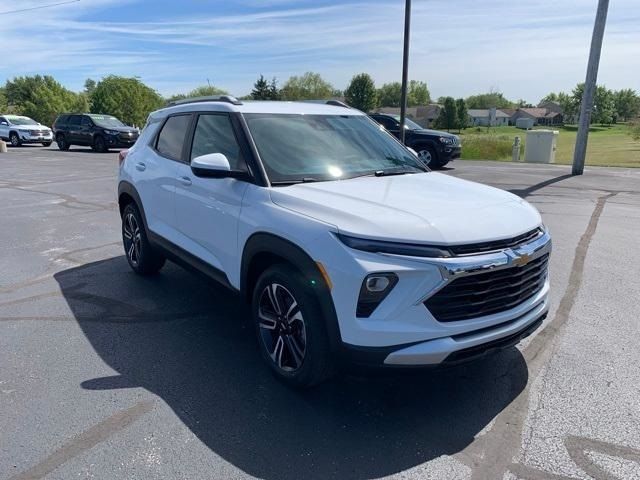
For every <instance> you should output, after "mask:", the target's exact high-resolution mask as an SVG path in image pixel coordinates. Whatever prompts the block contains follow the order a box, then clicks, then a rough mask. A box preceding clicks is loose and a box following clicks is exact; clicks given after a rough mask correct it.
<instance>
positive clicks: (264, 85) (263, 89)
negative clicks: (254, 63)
mask: <svg viewBox="0 0 640 480" xmlns="http://www.w3.org/2000/svg"><path fill="white" fill-rule="evenodd" d="M270 96H271V93H270V91H269V82H267V81H266V80H265V79H264V76H263V75H260V78H258V79H257V80H256V82H255V83H254V84H253V90H252V91H251V98H252V99H253V100H269V97H270Z"/></svg>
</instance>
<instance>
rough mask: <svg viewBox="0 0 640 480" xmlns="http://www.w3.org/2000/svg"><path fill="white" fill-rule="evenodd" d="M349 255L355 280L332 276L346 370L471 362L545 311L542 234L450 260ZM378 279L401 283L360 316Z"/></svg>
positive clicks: (525, 330) (534, 323) (547, 245)
mask: <svg viewBox="0 0 640 480" xmlns="http://www.w3.org/2000/svg"><path fill="white" fill-rule="evenodd" d="M345 248H346V247H345ZM354 252H355V260H356V263H357V264H358V266H359V267H360V271H359V272H358V273H357V274H356V273H353V272H352V273H350V274H347V273H346V272H347V271H351V270H352V269H351V268H344V269H340V271H335V272H330V276H331V279H332V281H333V284H334V288H333V290H332V296H333V299H334V304H335V307H336V313H337V316H338V323H339V327H340V334H341V336H342V346H343V350H344V353H345V357H346V360H347V361H348V362H349V363H353V364H358V365H367V366H388V367H402V366H404V367H410V366H414V367H417V366H435V365H441V364H450V363H457V362H461V361H466V360H470V359H473V358H476V357H478V356H481V355H483V354H485V353H487V352H489V351H493V350H496V349H499V348H505V347H508V346H511V345H514V344H516V343H518V342H519V341H520V340H521V339H522V338H524V337H526V336H528V335H530V334H531V333H532V332H533V331H535V330H536V329H537V328H538V327H539V326H540V325H541V324H542V320H543V319H544V318H545V317H546V315H547V312H548V309H549V300H548V298H549V279H548V272H547V269H548V261H549V255H550V252H551V239H550V237H549V235H548V234H547V233H541V234H540V236H539V237H538V238H536V239H534V240H533V241H530V242H529V243H527V244H525V245H519V246H517V247H513V248H508V249H504V250H501V251H498V252H491V253H482V254H477V255H465V256H460V257H452V258H417V257H405V256H398V255H388V254H373V253H368V252H361V251H354V250H350V251H349V252H348V253H349V255H350V256H351V260H352V261H353V260H354ZM354 270H356V269H354ZM380 272H393V273H394V274H395V275H397V278H398V280H397V282H396V283H395V285H394V286H393V288H392V289H391V291H390V292H389V293H388V295H387V296H386V297H385V298H384V299H383V300H382V301H381V302H380V304H379V305H377V307H375V309H374V310H373V311H372V313H371V314H370V315H369V316H367V317H362V316H361V315H360V316H358V314H356V311H357V307H358V305H357V299H358V298H359V293H358V292H360V290H361V288H362V282H363V279H364V278H365V277H367V276H368V275H371V274H372V273H373V274H376V273H380Z"/></svg>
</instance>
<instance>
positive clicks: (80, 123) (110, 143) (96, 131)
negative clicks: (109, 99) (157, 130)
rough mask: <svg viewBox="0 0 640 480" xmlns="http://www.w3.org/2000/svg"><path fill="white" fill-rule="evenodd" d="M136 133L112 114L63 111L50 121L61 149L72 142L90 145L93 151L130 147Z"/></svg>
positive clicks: (66, 148)
mask: <svg viewBox="0 0 640 480" xmlns="http://www.w3.org/2000/svg"><path fill="white" fill-rule="evenodd" d="M139 134H140V132H139V131H138V129H137V128H134V127H128V126H127V125H125V124H124V123H122V122H121V121H120V120H118V119H117V118H116V117H113V116H111V115H96V114H93V113H65V114H62V115H60V116H58V118H56V121H55V122H54V124H53V135H54V138H55V140H56V143H57V144H58V148H59V149H60V150H69V147H71V146H72V145H82V146H86V147H91V148H92V149H93V150H95V151H96V152H106V151H108V150H109V149H110V148H129V147H131V146H132V145H133V144H134V143H135V142H136V140H137V139H138V136H139Z"/></svg>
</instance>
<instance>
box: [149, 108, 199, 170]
mask: <svg viewBox="0 0 640 480" xmlns="http://www.w3.org/2000/svg"><path fill="white" fill-rule="evenodd" d="M190 121H191V115H176V116H175V117H169V118H168V119H167V121H166V122H165V124H164V126H163V127H162V130H161V131H160V134H159V135H158V143H157V144H156V149H157V150H158V152H159V153H160V154H161V155H164V156H165V157H169V158H173V159H174V160H180V159H181V157H182V147H183V145H184V138H185V136H186V134H187V129H188V128H189V122H190Z"/></svg>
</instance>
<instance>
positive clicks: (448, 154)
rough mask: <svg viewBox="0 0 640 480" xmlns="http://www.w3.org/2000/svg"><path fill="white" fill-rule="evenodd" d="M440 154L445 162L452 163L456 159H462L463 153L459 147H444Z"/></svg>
mask: <svg viewBox="0 0 640 480" xmlns="http://www.w3.org/2000/svg"><path fill="white" fill-rule="evenodd" d="M439 153H440V157H441V159H442V160H443V161H446V162H451V161H453V160H455V159H456V158H460V155H461V153H462V148H461V147H460V146H459V145H458V146H455V147H453V146H451V147H449V146H445V147H442V149H441V150H440V152H439Z"/></svg>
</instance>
